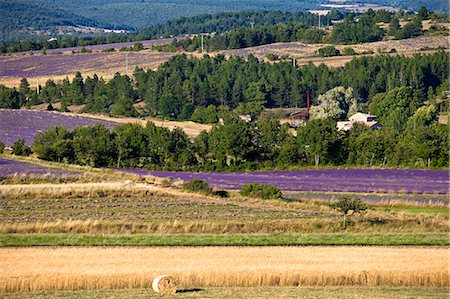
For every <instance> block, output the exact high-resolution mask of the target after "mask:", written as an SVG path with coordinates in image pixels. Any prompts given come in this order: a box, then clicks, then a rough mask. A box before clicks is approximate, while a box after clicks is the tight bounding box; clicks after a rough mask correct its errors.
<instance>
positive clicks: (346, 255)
mask: <svg viewBox="0 0 450 299" xmlns="http://www.w3.org/2000/svg"><path fill="white" fill-rule="evenodd" d="M448 253H449V250H448V249H447V248H439V247H436V248H433V247H413V248H404V247H192V248H189V247H146V248H138V247H126V248H120V247H80V248H71V247H51V248H49V247H44V248H36V247H35V248H2V249H0V281H2V284H0V291H1V292H5V291H20V290H23V291H24V290H28V291H33V290H51V289H56V290H58V289H60V290H75V289H98V288H139V287H146V286H148V284H149V283H150V281H151V280H152V279H153V278H154V277H155V276H156V275H161V274H168V275H173V276H174V277H176V278H177V279H178V281H179V285H180V287H181V288H195V287H197V288H207V287H235V286H246V287H250V286H252V287H255V286H298V285H318V286H326V285H368V286H375V285H391V286H399V285H402V286H404V285H409V286H435V287H438V286H440V287H443V286H446V285H447V284H448V279H449V274H448Z"/></svg>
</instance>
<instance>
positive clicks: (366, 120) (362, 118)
mask: <svg viewBox="0 0 450 299" xmlns="http://www.w3.org/2000/svg"><path fill="white" fill-rule="evenodd" d="M355 123H360V124H363V125H365V126H367V127H369V128H370V129H371V130H377V129H379V128H380V127H381V124H380V123H379V122H378V121H377V117H376V116H375V115H370V114H366V113H361V112H358V113H356V114H354V115H352V116H350V118H349V120H348V121H338V122H337V129H338V131H341V130H344V131H348V130H350V129H351V128H352V127H353V124H355Z"/></svg>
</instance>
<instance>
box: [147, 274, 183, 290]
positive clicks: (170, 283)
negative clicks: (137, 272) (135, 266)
mask: <svg viewBox="0 0 450 299" xmlns="http://www.w3.org/2000/svg"><path fill="white" fill-rule="evenodd" d="M152 288H153V291H155V292H156V293H159V294H175V292H176V291H177V283H176V280H175V278H173V277H172V276H169V275H159V276H157V277H155V279H153V283H152Z"/></svg>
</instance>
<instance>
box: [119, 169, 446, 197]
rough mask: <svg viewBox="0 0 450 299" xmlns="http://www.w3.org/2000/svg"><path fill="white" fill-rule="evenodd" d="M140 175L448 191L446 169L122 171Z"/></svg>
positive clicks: (217, 182) (300, 186)
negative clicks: (233, 171) (207, 171)
mask: <svg viewBox="0 0 450 299" xmlns="http://www.w3.org/2000/svg"><path fill="white" fill-rule="evenodd" d="M121 171H125V172H129V173H134V174H139V175H153V176H157V177H173V178H174V179H180V180H183V181H190V180H192V179H201V180H204V181H206V182H208V184H209V185H210V186H214V187H216V188H222V189H235V190H237V189H240V188H241V187H242V186H243V185H245V184H252V183H258V184H265V185H271V186H274V187H277V188H279V189H280V190H285V191H321V192H361V193H416V194H447V193H448V182H449V173H448V172H447V171H445V170H403V169H320V170H292V171H270V172H236V173H232V172H216V173H205V172H165V171H147V170H121Z"/></svg>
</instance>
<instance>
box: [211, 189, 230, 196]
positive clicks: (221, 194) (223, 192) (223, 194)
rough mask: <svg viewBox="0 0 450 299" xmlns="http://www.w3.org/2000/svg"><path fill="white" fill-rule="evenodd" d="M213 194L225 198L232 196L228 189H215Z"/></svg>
mask: <svg viewBox="0 0 450 299" xmlns="http://www.w3.org/2000/svg"><path fill="white" fill-rule="evenodd" d="M213 195H215V196H219V197H222V198H225V197H228V196H230V195H229V194H228V191H226V190H217V191H214V192H213Z"/></svg>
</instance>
